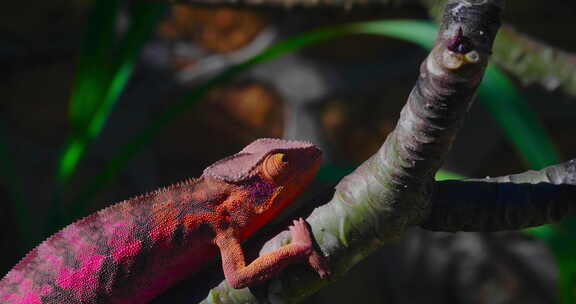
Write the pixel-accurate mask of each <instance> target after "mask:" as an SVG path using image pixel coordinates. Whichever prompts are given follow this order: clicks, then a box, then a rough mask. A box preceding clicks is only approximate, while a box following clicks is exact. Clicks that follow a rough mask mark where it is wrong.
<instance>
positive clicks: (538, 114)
mask: <svg viewBox="0 0 576 304" xmlns="http://www.w3.org/2000/svg"><path fill="white" fill-rule="evenodd" d="M554 2H558V4H557V5H558V6H560V5H565V6H566V9H568V10H572V11H573V12H574V10H575V9H576V6H574V5H568V4H561V3H562V2H561V1H554ZM12 5H14V6H15V7H14V8H13V9H14V10H15V11H21V12H22V14H23V15H22V18H20V19H15V18H14V17H6V18H0V20H1V21H0V33H2V34H3V35H2V36H1V37H2V39H1V40H0V43H1V44H0V56H1V57H0V62H2V63H3V65H4V66H6V73H5V74H4V75H3V79H4V80H5V81H4V84H3V85H2V86H1V88H2V89H1V90H2V91H0V92H2V96H3V102H2V103H0V170H1V171H0V181H1V183H0V198H2V201H3V202H4V204H3V206H4V210H5V211H4V214H5V215H6V216H5V220H4V221H3V224H2V225H1V228H2V230H1V232H0V236H1V237H2V239H1V240H0V242H1V244H2V248H4V249H5V250H3V253H2V260H1V262H0V266H1V269H2V271H3V272H5V271H7V270H8V269H9V268H10V267H11V266H12V265H13V264H15V263H16V262H17V260H18V258H19V257H20V256H22V255H23V254H24V253H25V252H26V251H28V250H30V249H31V248H32V247H33V246H34V245H35V244H37V243H38V242H39V241H41V240H42V239H44V238H45V237H46V236H48V235H50V234H52V233H54V232H55V231H57V230H58V229H61V228H62V227H63V226H64V225H66V224H68V223H70V222H71V221H73V220H74V219H76V218H79V217H82V216H85V215H86V214H88V213H89V212H93V211H95V210H97V209H99V208H102V207H104V206H106V205H107V204H108V203H109V202H112V201H118V200H120V199H125V198H126V197H128V196H130V195H134V194H137V193H139V192H143V191H146V190H152V189H154V188H155V187H157V186H159V185H165V184H169V183H173V182H176V181H178V180H179V179H183V178H185V177H188V176H198V175H199V174H200V172H201V170H202V169H203V168H204V167H205V166H206V165H208V164H210V163H211V162H213V161H214V160H217V159H219V158H221V157H222V156H225V155H228V154H231V153H234V152H235V151H237V150H238V149H239V148H240V147H242V146H243V145H244V144H246V143H247V142H249V141H251V140H253V139H254V138H258V137H282V136H284V137H290V138H299V139H308V140H312V141H314V142H318V143H319V144H320V145H321V146H322V148H323V149H324V150H325V151H326V154H327V160H326V162H325V164H324V166H323V168H322V170H321V172H320V174H319V177H318V185H319V186H318V187H319V188H321V187H326V186H329V185H332V184H333V183H335V182H337V181H338V179H339V178H341V177H342V176H344V175H345V174H346V173H348V172H350V170H352V168H354V166H355V165H358V164H359V163H361V162H362V161H363V160H364V159H366V158H367V157H368V156H369V155H371V154H372V153H373V152H374V151H375V150H376V149H377V148H378V147H379V146H380V144H381V143H382V142H383V139H384V138H385V136H386V135H387V134H388V133H389V132H390V131H391V130H392V129H393V128H394V123H395V120H396V119H397V117H398V114H399V109H400V108H401V106H402V105H403V103H404V100H405V98H406V96H407V94H408V93H409V91H410V89H411V87H412V85H413V83H414V80H415V77H416V76H417V66H418V63H419V62H420V61H421V60H422V59H423V58H424V56H425V55H426V51H425V50H426V49H427V48H430V47H431V46H432V44H433V42H434V39H435V32H436V29H435V25H434V24H433V23H432V22H431V21H430V20H429V19H428V17H427V14H426V11H425V10H424V9H423V8H419V7H406V8H395V9H386V10H382V11H379V10H371V9H353V10H351V11H346V12H345V11H328V12H323V13H321V14H319V11H315V10H311V11H300V10H296V11H292V12H282V11H278V12H273V11H255V10H248V9H231V8H220V9H212V8H206V7H191V6H185V5H174V6H168V5H165V4H160V3H136V2H134V3H126V2H124V1H120V0H101V1H64V0H63V1H57V2H51V3H50V4H48V3H42V4H38V5H36V4H35V5H34V7H30V8H25V7H22V6H19V5H18V4H12ZM535 14H536V12H533V11H529V10H527V9H526V10H522V7H519V6H512V7H511V8H510V10H509V12H508V15H509V16H510V17H509V18H510V19H512V21H514V22H516V23H517V24H518V26H519V27H520V28H521V29H525V30H527V31H534V30H535V29H537V30H538V31H535V32H534V34H535V35H537V36H540V37H541V38H543V39H550V40H551V42H554V43H556V44H558V45H560V46H562V47H566V48H568V49H569V48H570V47H572V48H574V45H573V44H570V43H573V41H563V40H562V37H560V36H558V33H557V29H558V28H561V25H559V24H560V23H561V22H562V20H563V19H561V18H562V17H563V13H561V12H560V13H557V14H558V16H557V17H558V19H556V22H552V23H550V24H548V25H547V30H544V29H542V27H538V28H535V27H533V26H532V27H531V26H529V24H528V25H527V26H526V24H527V23H526V21H522V20H529V18H531V17H530V16H534V15H535ZM523 18H524V19H523ZM23 20H24V21H23ZM565 22H569V21H565ZM522 26H524V28H522ZM417 46H418V47H417ZM478 95H479V104H480V105H477V106H475V107H474V108H473V110H472V112H471V114H470V117H469V119H468V121H467V123H466V125H465V127H464V129H463V131H462V132H461V136H460V138H459V139H458V142H457V143H456V144H455V147H454V151H453V152H452V153H451V154H450V156H449V159H448V160H447V162H446V168H445V169H446V171H442V172H440V173H439V175H438V178H439V179H446V178H460V177H462V176H485V175H492V176H495V175H503V174H509V173H513V172H518V171H523V170H526V169H528V168H532V169H539V168H543V167H545V166H547V165H550V164H554V163H558V162H560V161H562V160H565V159H567V158H570V157H574V155H576V153H575V152H576V146H575V145H574V142H573V136H572V135H571V134H573V133H572V132H573V121H574V113H575V112H574V110H575V108H576V107H575V104H574V102H573V100H571V98H570V97H566V96H561V95H559V94H557V93H554V92H546V91H544V90H543V89H541V88H537V87H530V88H522V87H521V86H519V85H517V84H516V83H515V80H514V79H512V78H510V77H509V76H507V75H505V74H504V73H502V72H501V71H499V70H498V68H497V67H495V66H490V67H489V69H488V71H487V73H486V77H485V79H484V81H483V83H482V86H481V88H480V90H479V94H478ZM453 172H455V173H453ZM527 232H528V233H530V234H531V235H533V236H535V237H537V238H538V239H539V240H537V239H534V238H531V237H528V236H526V235H522V234H519V233H500V234H498V233H492V234H441V233H437V234H432V233H429V232H425V231H421V230H417V229H416V230H415V231H412V232H411V233H410V234H409V235H408V236H407V239H406V240H404V241H403V242H399V243H398V244H392V245H391V246H390V247H389V248H388V247H387V248H385V249H384V250H383V252H382V253H381V254H380V253H379V254H377V255H375V257H374V258H372V259H370V260H369V261H367V262H364V263H362V265H361V266H359V267H357V268H358V269H359V270H355V271H354V272H353V274H351V277H353V278H354V276H356V278H360V279H356V282H352V281H351V280H353V279H349V278H347V279H346V280H345V282H344V283H336V284H335V285H336V286H338V284H341V285H339V286H343V287H341V288H340V289H341V290H348V291H351V290H352V291H354V292H355V293H356V294H362V295H363V297H364V298H363V299H364V302H368V303H372V302H382V301H387V302H391V303H408V302H409V303H419V302H423V301H427V302H430V299H435V300H436V301H438V303H554V302H558V301H562V302H563V303H576V296H575V290H576V289H575V287H576V281H575V280H576V262H575V259H574V256H576V241H575V237H574V236H575V235H576V221H574V220H573V221H566V222H565V223H562V224H559V225H556V226H546V227H538V228H534V229H530V230H529V231H527ZM503 240H505V241H503ZM415 244H417V245H415ZM543 244H546V246H547V247H546V246H544V245H543ZM479 248H480V249H479ZM548 250H550V252H551V254H550V253H549V251H548ZM552 256H553V257H554V258H555V259H552ZM518 261H520V262H518ZM508 262H510V263H508ZM555 263H556V266H557V268H556V266H555V265H554V264H555ZM366 265H369V266H366ZM399 265H401V266H399ZM366 267H367V268H366ZM362 269H365V270H362ZM556 269H557V271H556ZM432 270H434V271H432ZM363 271H364V272H363ZM399 273H401V275H400V274H399ZM423 273H425V274H423ZM418 274H420V275H418ZM387 276H388V277H390V276H392V278H394V279H392V278H388V279H384V280H383V279H382V278H384V277H387ZM368 281H369V282H368ZM374 281H375V282H374ZM358 282H361V283H362V284H359V283H358ZM375 283H378V284H379V285H374V284H375ZM400 283H402V284H401V285H399V284H400ZM345 284H348V285H345ZM360 285H363V286H360ZM413 285H417V286H418V287H414V286H413ZM558 286H559V289H558V290H560V292H559V293H557V288H558ZM413 290H419V291H421V292H419V293H418V292H414V291H413ZM341 292H342V291H340V292H339V291H338V287H332V288H329V289H328V290H327V291H323V292H321V293H320V294H319V295H316V296H315V297H314V298H313V299H312V300H310V303H319V302H326V303H329V302H330V303H331V301H332V302H333V301H334V299H340V302H341V303H344V302H342V301H344V299H347V297H346V296H344V295H342V294H341ZM175 294H177V292H175ZM557 294H559V295H560V297H558V295H557ZM188 296H189V295H188ZM174 297H176V298H178V297H177V296H174ZM183 297H184V298H180V299H186V297H187V295H186V294H185V295H184V296H183ZM176 298H170V295H168V296H166V297H165V298H164V299H162V298H161V299H159V300H158V301H157V302H158V303H164V302H166V303H168V302H169V303H173V301H175V300H174V299H176ZM176 301H180V300H176ZM181 301H184V300H181Z"/></svg>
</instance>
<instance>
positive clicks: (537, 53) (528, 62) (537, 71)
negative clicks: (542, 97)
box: [494, 26, 576, 96]
mask: <svg viewBox="0 0 576 304" xmlns="http://www.w3.org/2000/svg"><path fill="white" fill-rule="evenodd" d="M494 61H495V62H496V64H498V66H500V67H502V68H504V69H505V70H506V71H508V72H509V73H511V74H513V75H514V76H515V77H517V78H518V79H520V81H522V83H523V84H524V85H530V84H534V83H536V84H539V85H541V86H543V87H544V88H546V89H547V90H550V91H552V90H560V91H562V92H564V93H565V94H568V95H571V96H576V55H574V54H571V53H568V52H565V51H562V50H560V49H558V48H555V47H553V46H550V45H548V44H546V43H544V42H541V41H537V40H535V39H533V38H531V37H529V36H527V35H525V34H522V33H519V32H518V31H516V30H515V29H513V28H512V27H510V26H505V27H503V28H502V30H501V31H500V34H499V35H498V37H497V39H496V44H495V45H494Z"/></svg>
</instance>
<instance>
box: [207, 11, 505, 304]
mask: <svg viewBox="0 0 576 304" xmlns="http://www.w3.org/2000/svg"><path fill="white" fill-rule="evenodd" d="M501 7H502V1H501V0H482V1H473V0H452V1H450V2H449V3H448V5H447V6H446V10H445V15H444V16H445V17H444V22H443V24H442V26H441V29H440V32H439V36H438V39H437V41H436V45H435V47H434V48H433V50H432V51H431V53H430V55H429V56H428V57H427V58H426V60H425V61H424V62H423V64H422V65H421V68H420V76H419V78H418V81H417V84H416V86H415V88H414V89H413V91H412V93H411V94H410V97H409V98H408V102H407V104H406V106H405V107H404V109H403V110H402V114H401V116H400V119H399V121H398V125H397V126H396V128H395V130H394V131H393V132H392V133H391V134H390V135H389V136H388V138H387V140H386V142H385V143H384V145H383V146H382V147H381V148H380V150H379V151H378V152H377V153H376V154H375V155H374V156H372V157H371V158H370V159H368V160H367V161H366V162H365V163H364V164H362V166H360V167H359V168H358V169H356V171H355V172H354V173H352V174H351V175H349V176H347V177H345V178H344V179H343V180H342V181H341V182H340V183H339V184H338V185H337V186H336V193H335V194H334V197H333V198H332V200H331V201H330V202H329V203H327V204H326V205H324V206H322V207H319V208H317V209H315V210H314V212H312V214H311V215H310V217H308V219H307V220H308V222H309V223H310V225H311V226H312V228H313V230H314V234H315V237H316V239H317V240H318V243H319V245H320V247H321V249H322V251H323V252H324V254H326V255H327V256H328V258H329V260H330V264H331V266H332V268H333V273H334V275H335V276H341V275H343V274H344V273H346V272H347V270H348V269H350V267H352V266H353V265H354V264H356V263H357V262H358V261H360V260H361V259H362V258H364V257H365V256H367V255H368V254H369V253H371V252H372V251H374V250H375V249H377V248H378V247H379V246H380V245H382V244H383V243H385V242H387V241H390V240H393V239H396V238H398V237H400V236H401V235H403V234H404V232H405V231H406V229H407V228H408V226H409V225H411V224H417V223H420V222H421V221H422V220H423V219H424V218H426V216H427V215H428V213H429V208H430V203H429V200H430V197H431V189H432V186H433V176H434V174H435V172H436V171H437V169H438V168H439V167H440V165H441V164H442V161H443V160H444V157H445V155H446V153H447V151H448V150H449V148H450V146H451V144H452V141H453V140H454V138H455V136H456V133H457V131H458V129H459V127H460V125H461V123H462V120H463V117H464V116H465V114H466V112H467V111H468V108H469V107H470V105H471V103H472V100H473V99H474V95H475V89H476V88H477V86H478V84H479V83H480V80H481V78H482V76H483V72H484V69H485V67H486V64H487V61H488V56H489V53H490V49H491V46H492V43H493V39H494V36H495V35H496V31H497V29H498V26H499V22H500V13H501ZM287 242H289V235H288V234H287V233H282V234H280V235H279V236H277V237H275V238H274V239H272V240H271V241H270V242H268V243H267V244H266V246H265V248H264V250H263V251H262V252H261V253H265V252H268V251H271V250H273V249H274V248H278V247H280V246H282V245H283V244H286V243H287ZM324 284H326V281H325V280H324V281H322V280H320V278H319V277H317V276H316V275H315V274H314V273H313V272H312V271H311V270H310V269H308V268H305V267H289V268H288V269H286V270H285V271H284V273H283V274H282V275H280V276H279V277H278V278H275V279H273V280H271V282H270V283H269V285H268V290H267V291H265V292H264V293H262V294H263V296H264V297H266V298H267V299H266V300H261V301H270V302H277V301H281V302H286V303H292V302H297V301H299V300H301V299H302V298H303V297H305V296H307V295H309V294H311V293H313V292H315V291H316V290H318V289H319V288H320V287H321V286H322V285H324ZM206 302H207V303H213V302H217V303H235V302H242V303H246V302H250V303H252V302H256V299H255V298H254V296H253V295H252V294H251V293H250V292H249V291H248V290H231V289H230V288H229V287H228V285H227V284H226V283H223V284H221V285H220V286H219V287H217V288H215V289H213V290H212V291H211V293H210V296H209V297H208V299H207V300H206Z"/></svg>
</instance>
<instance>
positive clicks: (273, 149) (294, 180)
mask: <svg viewBox="0 0 576 304" xmlns="http://www.w3.org/2000/svg"><path fill="white" fill-rule="evenodd" d="M321 158H322V152H321V151H320V149H318V148H317V147H316V146H315V145H313V144H312V143H309V142H304V141H295V140H283V139H273V138H262V139H258V140H256V141H254V142H252V143H251V144H249V145H248V146H246V147H245V148H244V149H242V151H240V152H238V153H237V154H234V155H232V156H229V157H227V158H224V159H222V160H220V161H218V162H216V163H214V164H213V165H211V166H209V167H208V168H206V170H204V174H203V176H208V177H211V178H215V179H218V180H220V181H223V182H226V183H230V184H236V185H241V186H242V187H240V188H242V189H243V190H247V191H248V192H250V193H251V196H252V197H254V198H255V199H253V200H252V202H253V207H254V209H253V211H254V212H255V213H256V214H258V215H259V216H258V217H259V219H260V218H261V219H262V220H258V221H257V222H265V221H266V220H268V219H269V218H271V217H274V216H275V215H276V213H278V212H280V211H281V210H282V209H283V208H284V207H285V206H286V205H287V204H288V203H290V202H292V201H293V200H294V199H295V198H296V197H297V196H298V195H299V194H300V193H301V192H302V191H303V190H304V189H306V187H307V186H308V185H309V184H310V183H311V182H312V180H313V179H314V176H316V173H317V172H318V169H319V167H320V162H321Z"/></svg>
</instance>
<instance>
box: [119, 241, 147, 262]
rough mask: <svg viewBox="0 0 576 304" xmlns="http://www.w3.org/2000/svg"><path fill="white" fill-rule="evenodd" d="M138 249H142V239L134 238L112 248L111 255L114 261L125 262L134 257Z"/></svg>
mask: <svg viewBox="0 0 576 304" xmlns="http://www.w3.org/2000/svg"><path fill="white" fill-rule="evenodd" d="M140 249H142V241H140V240H135V241H133V242H132V243H129V244H126V245H123V246H121V247H119V248H117V249H116V250H114V252H112V257H113V258H114V260H115V261H116V262H127V261H130V260H132V259H134V257H135V256H136V255H137V254H138V253H139V252H140Z"/></svg>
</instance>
